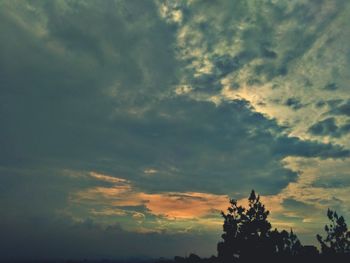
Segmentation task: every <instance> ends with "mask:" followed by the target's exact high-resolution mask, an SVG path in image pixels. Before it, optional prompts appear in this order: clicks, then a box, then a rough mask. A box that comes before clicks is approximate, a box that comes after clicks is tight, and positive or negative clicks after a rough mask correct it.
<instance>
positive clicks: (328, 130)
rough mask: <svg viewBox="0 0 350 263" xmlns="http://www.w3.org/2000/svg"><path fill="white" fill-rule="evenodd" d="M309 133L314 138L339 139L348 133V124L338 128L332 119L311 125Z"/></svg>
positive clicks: (349, 129)
mask: <svg viewBox="0 0 350 263" xmlns="http://www.w3.org/2000/svg"><path fill="white" fill-rule="evenodd" d="M309 132H310V133H311V134H313V135H316V136H332V137H341V136H343V135H345V134H347V133H349V132H350V124H349V123H348V124H344V125H340V126H338V125H337V123H336V120H335V118H334V117H330V118H327V119H324V120H322V121H320V122H317V123H315V124H313V125H312V126H311V127H310V128H309Z"/></svg>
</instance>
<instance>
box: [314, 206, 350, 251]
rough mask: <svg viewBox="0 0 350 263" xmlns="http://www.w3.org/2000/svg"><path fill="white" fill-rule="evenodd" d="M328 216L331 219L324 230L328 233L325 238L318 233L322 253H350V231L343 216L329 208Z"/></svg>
mask: <svg viewBox="0 0 350 263" xmlns="http://www.w3.org/2000/svg"><path fill="white" fill-rule="evenodd" d="M327 217H328V219H329V220H330V221H331V222H330V224H329V225H325V227H324V230H325V231H326V233H327V236H326V238H325V239H323V238H322V237H321V236H320V235H317V236H316V237H317V240H318V241H319V242H320V244H321V249H322V253H323V254H326V255H334V254H350V231H348V227H347V225H346V223H345V219H344V217H342V216H338V214H337V212H335V211H332V210H330V209H328V211H327Z"/></svg>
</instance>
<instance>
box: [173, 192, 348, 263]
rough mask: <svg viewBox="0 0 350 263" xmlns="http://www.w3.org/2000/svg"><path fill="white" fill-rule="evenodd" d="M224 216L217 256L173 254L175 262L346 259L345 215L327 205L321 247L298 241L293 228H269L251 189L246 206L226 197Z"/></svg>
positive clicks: (206, 262)
mask: <svg viewBox="0 0 350 263" xmlns="http://www.w3.org/2000/svg"><path fill="white" fill-rule="evenodd" d="M221 215H222V217H223V219H224V224H223V234H222V235H221V237H222V241H221V242H219V243H218V244H217V256H216V257H215V256H212V257H211V258H207V259H201V258H200V257H199V256H197V255H195V254H191V255H190V256H189V257H185V258H184V257H175V258H174V261H175V262H176V263H192V262H194V263H199V262H204V263H211V262H217V263H235V262H330V260H336V262H348V263H349V262H350V231H348V228H347V225H346V223H345V219H344V217H343V216H339V215H338V214H337V213H336V212H335V211H332V210H330V209H328V211H327V217H328V219H329V220H330V223H329V224H328V225H326V226H325V227H324V230H325V232H326V233H325V237H322V236H321V235H319V234H318V235H317V236H316V238H317V240H318V242H319V243H320V248H321V251H319V250H318V249H317V248H316V247H315V246H310V245H302V244H301V242H300V240H299V239H298V237H297V235H296V234H295V233H294V232H293V230H290V231H286V230H282V231H278V230H277V229H274V230H272V226H271V223H270V222H269V221H268V216H269V211H268V210H267V209H266V208H265V206H264V205H263V204H262V202H261V200H260V196H259V195H256V194H255V191H254V190H252V192H251V194H250V196H249V198H248V207H247V208H244V207H243V206H241V205H238V203H237V201H236V200H234V199H231V200H230V206H229V207H228V209H227V212H226V213H225V212H221Z"/></svg>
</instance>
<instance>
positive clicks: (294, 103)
mask: <svg viewBox="0 0 350 263" xmlns="http://www.w3.org/2000/svg"><path fill="white" fill-rule="evenodd" d="M285 105H286V106H288V107H291V108H292V109H293V110H299V109H300V108H302V107H303V104H301V102H300V100H298V99H296V98H289V99H287V100H286V102H285Z"/></svg>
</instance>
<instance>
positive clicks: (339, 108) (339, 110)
mask: <svg viewBox="0 0 350 263" xmlns="http://www.w3.org/2000/svg"><path fill="white" fill-rule="evenodd" d="M329 113H331V114H334V115H345V116H349V117H350V100H347V101H343V103H341V104H340V105H336V106H335V107H334V108H333V109H332V110H331V111H330V112H329Z"/></svg>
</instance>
